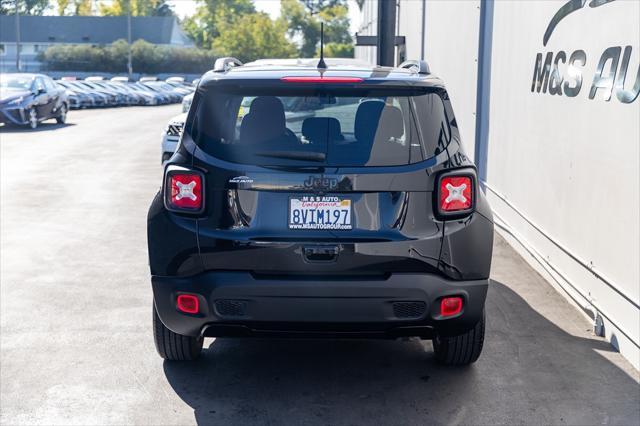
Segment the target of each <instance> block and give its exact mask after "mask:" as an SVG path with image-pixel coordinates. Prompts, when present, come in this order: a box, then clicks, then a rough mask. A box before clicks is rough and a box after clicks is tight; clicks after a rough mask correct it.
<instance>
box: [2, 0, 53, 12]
mask: <svg viewBox="0 0 640 426" xmlns="http://www.w3.org/2000/svg"><path fill="white" fill-rule="evenodd" d="M16 1H17V2H18V12H19V13H20V14H21V15H42V14H43V13H44V12H45V11H46V10H47V9H48V8H49V0H0V15H9V14H12V13H15V12H16Z"/></svg>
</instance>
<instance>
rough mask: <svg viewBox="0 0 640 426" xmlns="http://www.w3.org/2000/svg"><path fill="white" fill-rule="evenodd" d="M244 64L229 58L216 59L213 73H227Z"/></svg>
mask: <svg viewBox="0 0 640 426" xmlns="http://www.w3.org/2000/svg"><path fill="white" fill-rule="evenodd" d="M241 66H242V62H240V60H239V59H236V58H233V57H231V56H227V57H225V58H218V59H216V62H215V64H214V65H213V72H227V71H229V70H230V69H231V68H233V67H241Z"/></svg>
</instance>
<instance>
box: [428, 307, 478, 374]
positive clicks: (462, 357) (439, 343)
mask: <svg viewBox="0 0 640 426" xmlns="http://www.w3.org/2000/svg"><path fill="white" fill-rule="evenodd" d="M484 326H485V319H484V312H483V313H482V319H481V320H480V321H478V323H477V324H476V325H475V327H473V328H472V329H471V330H469V331H467V332H466V333H464V334H461V335H459V336H453V337H440V336H436V338H435V339H433V350H434V352H435V355H436V359H437V360H438V362H440V363H441V364H444V365H468V364H471V363H474V362H476V361H477V360H478V357H479V356H480V353H481V352H482V346H483V344H484Z"/></svg>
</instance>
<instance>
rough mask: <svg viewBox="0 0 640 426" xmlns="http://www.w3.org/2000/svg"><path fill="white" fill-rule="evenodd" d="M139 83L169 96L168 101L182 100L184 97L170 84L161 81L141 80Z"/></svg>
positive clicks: (176, 101)
mask: <svg viewBox="0 0 640 426" xmlns="http://www.w3.org/2000/svg"><path fill="white" fill-rule="evenodd" d="M140 84H142V85H143V86H146V87H148V88H149V89H151V90H154V91H156V92H158V93H162V94H164V95H165V96H167V97H168V98H169V102H168V103H178V102H182V98H183V97H184V95H181V94H180V93H179V92H177V91H175V90H174V87H173V86H170V85H168V84H166V83H164V82H162V81H145V82H141V83H140Z"/></svg>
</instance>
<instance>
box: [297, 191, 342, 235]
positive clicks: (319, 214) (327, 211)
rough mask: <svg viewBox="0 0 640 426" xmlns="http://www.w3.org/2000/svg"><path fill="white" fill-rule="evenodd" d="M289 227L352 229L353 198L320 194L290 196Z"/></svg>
mask: <svg viewBox="0 0 640 426" xmlns="http://www.w3.org/2000/svg"><path fill="white" fill-rule="evenodd" d="M289 229H340V230H348V229H351V200H350V199H347V198H340V197H320V196H317V197H316V196H309V197H299V198H290V199H289Z"/></svg>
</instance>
